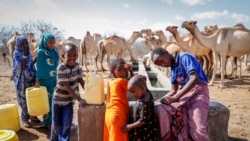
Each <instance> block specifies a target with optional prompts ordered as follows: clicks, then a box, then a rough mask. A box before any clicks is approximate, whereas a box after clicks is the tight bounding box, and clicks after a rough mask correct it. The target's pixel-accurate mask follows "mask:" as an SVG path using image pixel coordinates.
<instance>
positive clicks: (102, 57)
mask: <svg viewBox="0 0 250 141" xmlns="http://www.w3.org/2000/svg"><path fill="white" fill-rule="evenodd" d="M105 54H106V53H104V52H103V54H102V56H101V67H102V71H103V72H104V71H105V69H104V67H103V59H104V56H105ZM108 56H109V53H107V58H108ZM108 63H109V62H108Z"/></svg>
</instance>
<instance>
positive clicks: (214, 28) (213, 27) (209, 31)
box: [202, 24, 219, 35]
mask: <svg viewBox="0 0 250 141" xmlns="http://www.w3.org/2000/svg"><path fill="white" fill-rule="evenodd" d="M218 29H219V28H218V26H217V25H216V24H213V25H206V26H205V27H204V31H202V33H203V34H204V35H212V34H213V33H214V32H215V31H217V30H218Z"/></svg>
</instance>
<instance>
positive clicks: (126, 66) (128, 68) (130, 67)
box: [123, 64, 132, 71]
mask: <svg viewBox="0 0 250 141" xmlns="http://www.w3.org/2000/svg"><path fill="white" fill-rule="evenodd" d="M123 67H124V69H125V70H128V71H129V70H131V69H132V65H130V64H124V65H123Z"/></svg>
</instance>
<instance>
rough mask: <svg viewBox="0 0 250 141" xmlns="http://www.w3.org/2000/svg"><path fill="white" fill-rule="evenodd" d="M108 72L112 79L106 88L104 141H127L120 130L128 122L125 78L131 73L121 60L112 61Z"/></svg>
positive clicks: (129, 67) (125, 135)
mask: <svg viewBox="0 0 250 141" xmlns="http://www.w3.org/2000/svg"><path fill="white" fill-rule="evenodd" d="M110 71H111V74H112V75H113V77H114V79H113V80H112V81H110V82H109V83H108V86H107V87H108V91H107V97H106V112H105V125H104V141H128V134H127V133H125V132H122V130H121V129H122V126H123V125H125V124H127V121H128V116H129V104H128V98H127V94H126V93H127V84H128V80H127V77H128V73H130V76H133V71H132V70H131V66H130V65H128V64H126V62H125V61H124V60H123V59H115V60H113V61H112V62H111V64H110Z"/></svg>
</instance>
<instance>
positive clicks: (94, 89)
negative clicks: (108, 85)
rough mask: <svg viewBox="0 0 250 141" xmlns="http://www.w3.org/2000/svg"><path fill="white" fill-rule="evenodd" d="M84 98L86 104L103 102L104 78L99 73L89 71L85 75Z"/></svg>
mask: <svg viewBox="0 0 250 141" xmlns="http://www.w3.org/2000/svg"><path fill="white" fill-rule="evenodd" d="M84 90H85V100H86V102H87V104H96V105H99V104H103V103H104V79H103V76H102V74H101V73H95V72H89V73H87V74H86V77H85V86H84Z"/></svg>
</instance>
